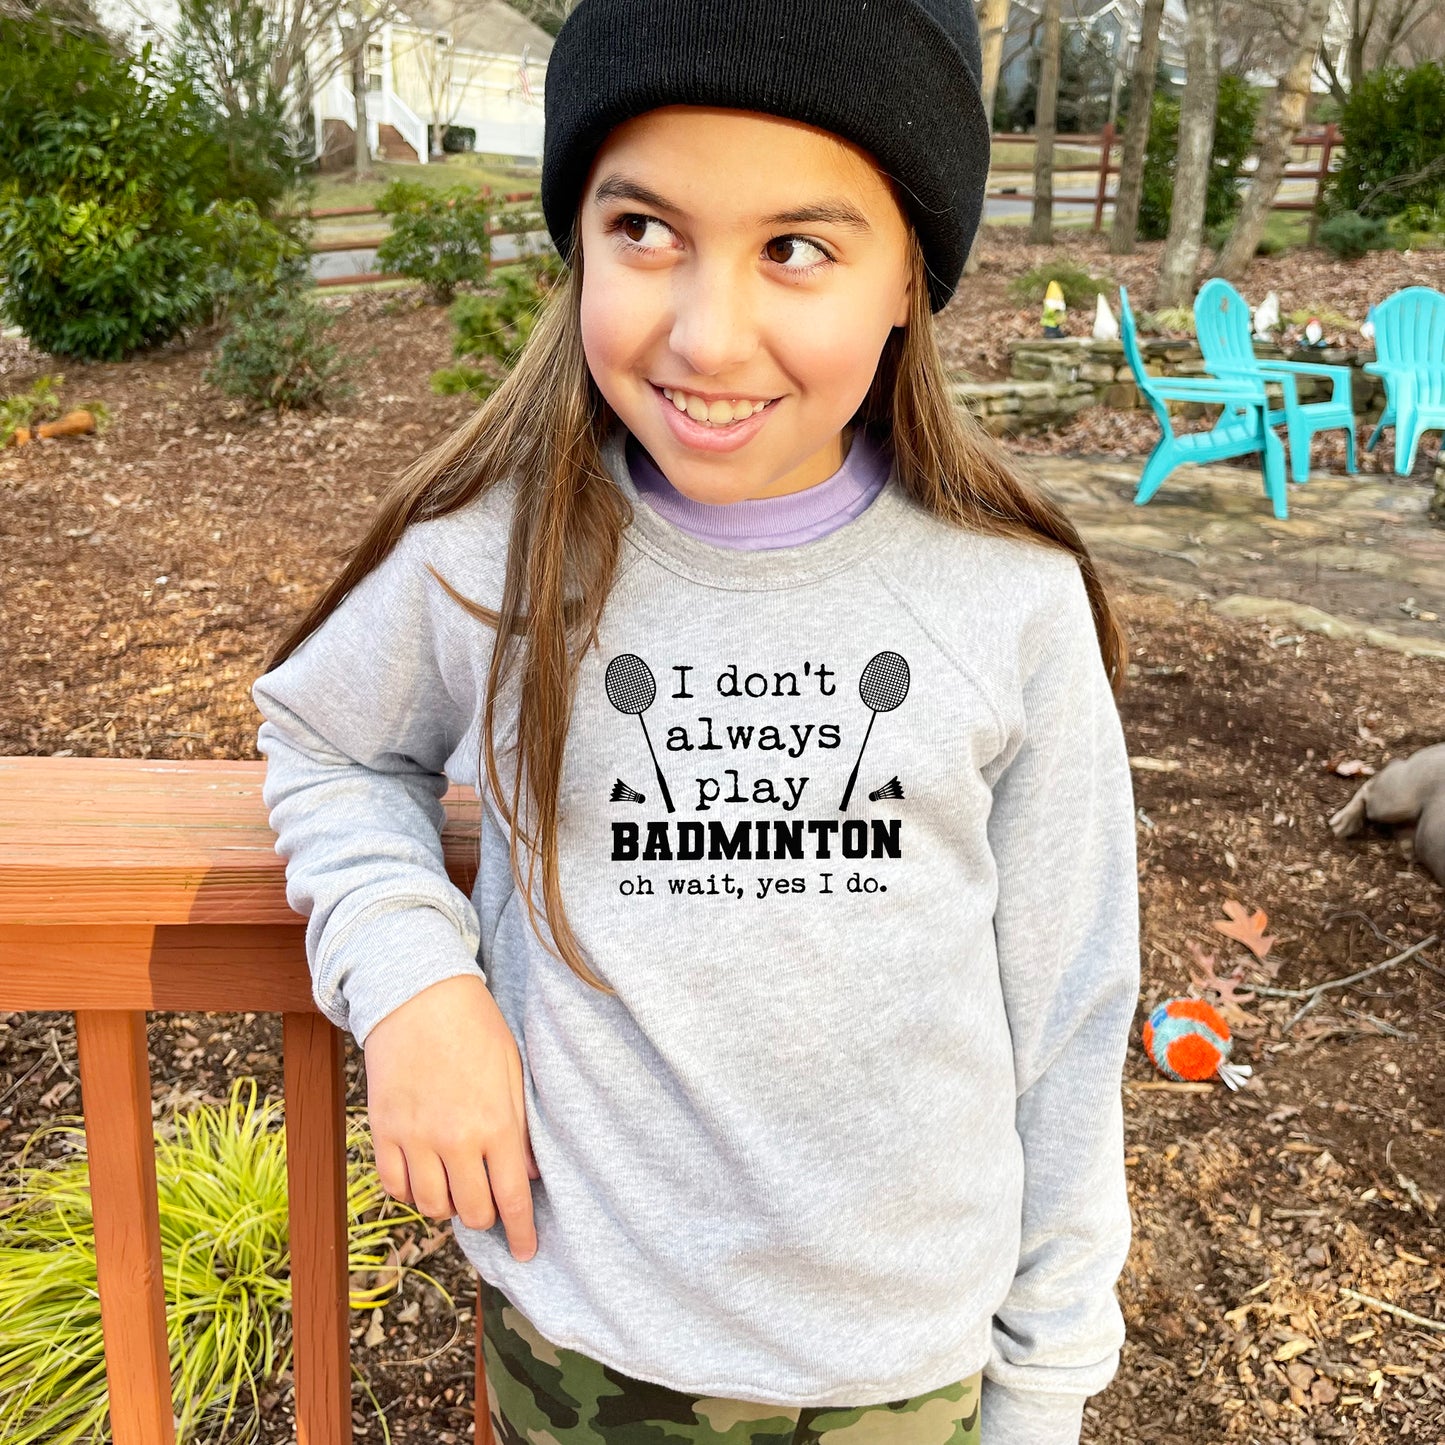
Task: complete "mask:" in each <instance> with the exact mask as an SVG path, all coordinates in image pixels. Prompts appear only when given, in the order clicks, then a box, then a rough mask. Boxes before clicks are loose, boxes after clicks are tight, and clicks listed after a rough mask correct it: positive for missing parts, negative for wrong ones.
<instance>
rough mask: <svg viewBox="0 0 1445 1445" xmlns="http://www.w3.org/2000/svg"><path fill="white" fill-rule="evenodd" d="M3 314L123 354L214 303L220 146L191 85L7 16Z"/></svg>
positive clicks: (45, 335) (97, 353)
mask: <svg viewBox="0 0 1445 1445" xmlns="http://www.w3.org/2000/svg"><path fill="white" fill-rule="evenodd" d="M0 55H4V56H5V59H4V61H3V63H0V64H3V72H0V314H3V316H4V319H6V320H7V321H10V322H11V323H13V324H15V325H17V326H19V327H20V328H21V330H22V331H23V332H24V333H25V336H26V337H27V339H28V340H29V341H30V342H31V344H32V345H34V346H36V347H38V348H40V349H41V350H43V351H49V352H53V353H54V354H56V355H58V356H74V357H78V358H81V359H83V360H88V361H91V360H94V361H115V360H119V359H120V358H122V357H124V356H126V355H128V354H130V353H131V352H133V351H137V350H140V349H142V348H144V347H148V346H154V345H159V344H160V343H162V342H164V341H167V340H169V339H170V338H171V337H172V336H174V335H175V334H176V333H177V332H178V331H180V330H181V329H182V328H184V327H185V326H186V325H188V324H189V323H190V322H192V321H193V320H195V319H196V318H197V317H198V316H199V315H200V313H201V312H202V310H203V308H204V303H205V288H204V271H205V264H206V257H205V248H204V244H203V235H202V227H201V225H200V224H199V221H198V212H199V210H200V209H201V207H202V206H203V205H204V204H206V203H208V202H209V201H210V199H211V198H212V196H211V194H206V191H205V185H204V182H205V174H204V173H205V171H206V164H207V162H208V161H209V160H213V159H214V158H215V153H214V149H213V146H212V143H211V140H210V138H209V137H207V136H206V135H204V134H203V133H201V132H199V131H198V130H197V129H196V126H195V124H194V112H193V108H192V105H191V100H192V97H190V96H188V95H187V94H186V93H185V92H183V91H180V90H173V91H161V90H157V89H154V88H152V87H151V86H150V85H149V84H148V83H147V77H148V76H149V74H150V69H149V67H150V61H151V49H150V47H149V46H147V47H146V48H145V50H144V52H143V53H142V56H141V67H142V72H143V73H142V75H141V76H139V77H137V76H135V75H133V74H132V73H131V71H130V68H129V65H128V63H127V61H126V59H125V58H124V57H118V56H116V55H115V54H114V53H113V52H112V51H111V50H110V49H109V48H108V46H107V45H106V44H105V43H104V42H103V41H101V40H98V39H95V38H92V37H82V36H76V35H73V34H72V35H68V36H67V37H66V38H65V40H64V42H63V43H60V42H59V41H58V38H57V34H56V32H55V30H54V29H52V27H51V25H50V23H49V22H48V21H46V20H43V19H42V20H26V21H20V20H16V19H14V18H10V19H3V18H0Z"/></svg>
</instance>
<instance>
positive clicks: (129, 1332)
mask: <svg viewBox="0 0 1445 1445" xmlns="http://www.w3.org/2000/svg"><path fill="white" fill-rule="evenodd" d="M97 966H98V967H99V966H101V965H99V964H97ZM75 1040H76V1048H77V1052H78V1053H79V1055H80V1095H81V1104H82V1108H83V1110H84V1113H85V1150H86V1155H87V1158H88V1167H89V1171H90V1212H91V1218H92V1219H93V1220H94V1223H95V1272H96V1284H97V1286H98V1287H99V1290H100V1322H101V1333H102V1334H103V1335H104V1337H105V1377H106V1382H107V1384H108V1386H109V1392H110V1430H111V1439H112V1440H113V1441H114V1442H115V1445H174V1442H175V1438H176V1419H175V1412H174V1407H173V1405H172V1403H171V1351H170V1344H169V1342H168V1340H167V1337H166V1287H165V1275H164V1273H163V1271H162V1268H161V1217H160V1210H159V1207H158V1206H157V1203H156V1151H155V1135H154V1134H153V1133H152V1130H151V1079H150V1064H149V1060H148V1059H147V1056H146V1016H145V1013H144V1011H143V1010H140V1009H77V1010H76V1013H75Z"/></svg>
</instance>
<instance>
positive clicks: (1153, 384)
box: [1119, 286, 1289, 518]
mask: <svg viewBox="0 0 1445 1445" xmlns="http://www.w3.org/2000/svg"><path fill="white" fill-rule="evenodd" d="M1119 321H1120V327H1121V330H1122V332H1123V337H1124V357H1125V359H1126V360H1127V361H1128V363H1129V369H1130V370H1131V371H1132V372H1133V373H1134V383H1135V385H1136V386H1137V387H1138V388H1139V391H1140V394H1141V395H1142V396H1143V397H1144V400H1145V401H1147V402H1148V403H1149V405H1150V407H1151V408H1152V409H1153V412H1154V415H1155V417H1156V418H1157V419H1158V422H1159V429H1160V430H1161V431H1162V432H1163V433H1164V435H1163V436H1161V437H1160V438H1159V441H1158V444H1157V445H1156V446H1155V448H1154V450H1153V451H1152V452H1150V453H1149V460H1148V461H1147V462H1145V463H1144V475H1143V476H1142V477H1141V478H1140V479H1139V487H1138V490H1137V491H1136V492H1135V493H1134V504H1135V506H1140V507H1142V506H1143V505H1144V503H1145V502H1147V501H1148V500H1149V498H1150V497H1152V496H1153V495H1154V493H1155V492H1157V491H1158V490H1159V486H1160V483H1161V482H1163V480H1164V479H1165V477H1167V476H1168V475H1169V473H1170V472H1172V471H1173V470H1174V469H1175V467H1178V466H1182V465H1183V464H1184V463H1185V462H1219V461H1224V460H1225V459H1226V458H1228V457H1243V456H1248V455H1249V454H1250V453H1251V452H1260V453H1261V454H1262V461H1263V467H1264V492H1265V496H1267V497H1268V498H1269V500H1270V502H1271V503H1272V504H1273V506H1274V514H1275V516H1276V517H1281V518H1283V517H1287V516H1288V515H1289V504H1288V502H1287V500H1286V498H1285V477H1284V445H1283V443H1281V441H1280V439H1279V438H1278V437H1277V436H1276V435H1275V432H1274V428H1273V427H1272V426H1270V424H1269V398H1268V397H1267V396H1266V395H1265V391H1264V383H1263V382H1262V381H1251V380H1249V378H1248V377H1235V378H1232V379H1230V380H1228V381H1223V380H1217V379H1213V378H1210V377H1203V376H1201V377H1193V376H1174V377H1165V376H1150V375H1149V373H1148V372H1146V371H1145V370H1144V359H1143V357H1142V356H1141V355H1140V353H1139V336H1138V332H1137V330H1136V329H1135V325H1134V313H1133V311H1132V310H1130V308H1129V288H1128V287H1127V286H1121V287H1119ZM1171 401H1199V402H1207V403H1211V404H1214V405H1218V406H1222V407H1223V410H1222V411H1221V412H1220V413H1219V420H1218V421H1216V422H1215V423H1214V426H1213V427H1212V428H1210V430H1209V431H1204V432H1185V433H1183V434H1181V435H1176V434H1175V431H1174V424H1173V422H1172V421H1171V420H1170V418H1169V407H1168V403H1169V402H1171Z"/></svg>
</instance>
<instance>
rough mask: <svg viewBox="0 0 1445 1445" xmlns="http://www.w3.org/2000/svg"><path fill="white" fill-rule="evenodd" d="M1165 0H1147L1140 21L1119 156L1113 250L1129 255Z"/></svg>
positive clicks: (1134, 236) (1134, 233)
mask: <svg viewBox="0 0 1445 1445" xmlns="http://www.w3.org/2000/svg"><path fill="white" fill-rule="evenodd" d="M1163 18H1164V0H1145V3H1144V14H1143V17H1142V18H1141V20H1140V22H1139V23H1140V35H1139V53H1138V54H1137V55H1136V56H1135V57H1134V72H1133V83H1132V84H1131V86H1130V87H1129V90H1130V99H1129V118H1128V121H1127V122H1126V124H1125V126H1124V149H1123V152H1122V154H1121V155H1120V158H1119V185H1118V189H1117V190H1116V192H1115V194H1114V227H1113V230H1112V231H1110V233H1109V249H1110V250H1111V251H1112V252H1113V253H1114V255H1116V256H1128V255H1130V254H1132V252H1133V250H1134V242H1135V240H1136V239H1137V237H1138V234H1139V198H1140V195H1141V193H1142V192H1143V189H1144V152H1145V150H1147V149H1148V146H1149V116H1150V113H1151V111H1152V110H1153V107H1154V77H1155V74H1156V73H1157V72H1158V69H1159V25H1160V22H1161V21H1162V20H1163Z"/></svg>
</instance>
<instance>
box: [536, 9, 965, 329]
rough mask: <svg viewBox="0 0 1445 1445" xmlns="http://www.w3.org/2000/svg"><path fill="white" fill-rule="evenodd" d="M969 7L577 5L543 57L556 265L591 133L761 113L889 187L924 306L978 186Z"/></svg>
mask: <svg viewBox="0 0 1445 1445" xmlns="http://www.w3.org/2000/svg"><path fill="white" fill-rule="evenodd" d="M981 70H982V64H981V62H980V59H979V42H978V21H977V20H976V19H975V17H974V11H973V0H793V3H792V4H779V3H777V0H582V3H581V4H580V5H578V6H577V8H576V9H575V10H574V11H573V12H572V13H571V15H570V16H568V18H567V20H566V21H565V22H564V23H563V25H562V28H561V30H560V31H559V32H558V35H557V39H556V42H555V44H554V45H553V48H552V54H551V58H550V59H549V60H548V62H547V91H546V131H545V137H544V142H543V160H542V210H543V213H544V214H545V216H546V219H547V229H548V230H549V231H550V232H551V235H552V240H553V241H554V242H555V243H556V246H557V249H558V250H559V251H560V252H561V253H562V256H563V257H564V258H566V259H570V247H571V234H572V224H573V220H574V217H575V216H576V213H577V207H578V204H579V202H580V201H581V190H582V185H583V183H584V181H585V180H586V178H587V172H588V170H589V168H590V167H591V164H592V160H593V158H594V156H595V155H596V154H597V150H598V148H599V147H600V146H601V144H602V142H603V140H604V139H606V137H607V134H608V132H609V131H611V130H612V128H613V127H614V126H616V125H619V124H621V123H622V122H623V121H624V120H627V119H629V118H631V117H632V116H635V115H641V114H643V113H644V112H645V111H649V110H655V109H656V108H657V107H659V106H664V105H712V106H727V107H731V108H735V109H740V110H757V111H765V112H768V113H770V114H772V115H781V116H787V117H789V118H791V119H794V120H801V121H805V122H806V123H807V124H809V125H815V126H818V127H820V128H821V129H823V130H828V131H832V132H833V133H834V134H836V135H840V136H843V137H844V138H845V139H847V140H851V141H853V142H854V143H855V144H856V145H860V146H862V147H863V148H864V149H865V150H867V151H869V152H871V153H872V155H873V157H874V158H875V159H876V160H877V162H878V164H879V165H880V166H881V167H882V168H883V170H885V171H886V172H887V173H888V174H889V175H891V176H892V177H893V179H894V181H896V182H897V184H898V186H899V189H900V191H901V193H902V195H903V198H904V201H905V204H906V208H907V211H908V215H909V218H910V219H911V220H912V222H913V225H914V226H915V228H916V229H917V231H918V236H919V240H920V241H921V242H922V247H923V254H924V257H925V259H926V260H927V262H928V278H929V280H928V290H929V300H930V305H931V308H932V309H933V310H934V311H940V310H942V308H943V307H944V306H945V305H946V304H947V302H948V299H949V297H950V296H952V295H953V292H954V289H955V287H956V286H957V285H958V278H959V276H960V275H961V274H962V272H963V263H964V261H965V260H967V258H968V250H969V247H970V245H971V244H972V243H973V235H974V232H975V231H976V230H977V229H978V222H979V215H980V213H981V211H982V209H983V194H984V189H985V184H986V182H987V179H988V160H989V125H988V120H987V117H985V115H984V113H983V102H982V99H981V97H980V94H979V75H980V73H981Z"/></svg>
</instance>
